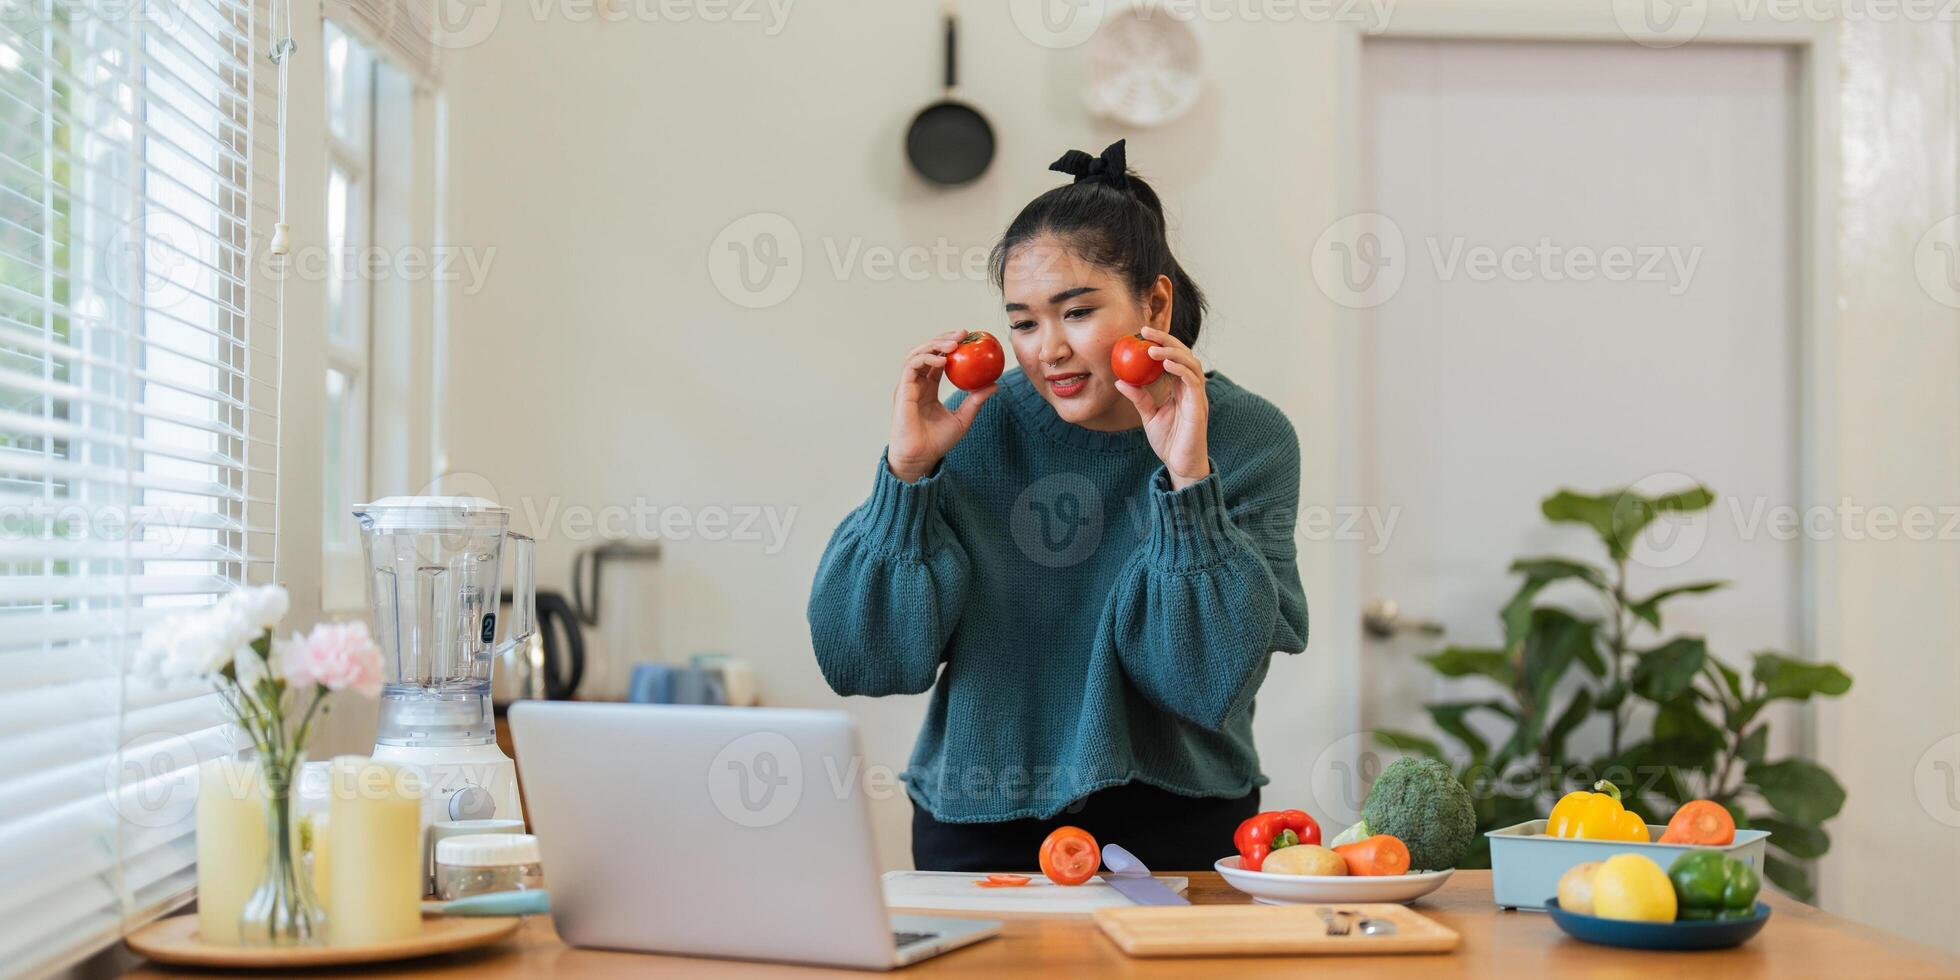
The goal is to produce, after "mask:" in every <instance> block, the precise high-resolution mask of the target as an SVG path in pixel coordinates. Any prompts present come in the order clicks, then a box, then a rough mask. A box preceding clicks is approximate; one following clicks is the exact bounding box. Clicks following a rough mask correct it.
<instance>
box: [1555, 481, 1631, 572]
mask: <svg viewBox="0 0 1960 980" xmlns="http://www.w3.org/2000/svg"><path fill="white" fill-rule="evenodd" d="M1538 510H1539V512H1540V513H1542V514H1544V515H1545V519H1546V520H1548V521H1555V522H1558V523H1562V524H1584V525H1586V526H1587V527H1590V528H1592V529H1593V533H1595V534H1597V535H1599V540H1600V541H1602V542H1604V543H1605V545H1606V551H1607V553H1608V554H1610V555H1612V556H1613V560H1614V561H1620V560H1622V559H1624V558H1626V556H1627V555H1626V551H1625V550H1624V549H1623V548H1622V547H1621V546H1620V545H1619V544H1618V539H1617V538H1616V537H1615V536H1614V534H1613V505H1612V503H1611V502H1610V501H1609V500H1608V498H1606V497H1595V496H1592V495H1590V494H1584V493H1579V492H1577V491H1574V490H1560V491H1559V492H1557V493H1555V494H1552V495H1551V496H1549V497H1546V498H1545V499H1544V500H1543V501H1542V502H1540V503H1539V505H1538Z"/></svg>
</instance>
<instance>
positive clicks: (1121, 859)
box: [1102, 844, 1191, 905]
mask: <svg viewBox="0 0 1960 980" xmlns="http://www.w3.org/2000/svg"><path fill="white" fill-rule="evenodd" d="M1102 861H1103V867H1104V868H1106V869H1108V870H1106V871H1104V872H1103V880H1104V881H1107V882H1109V886H1110V887H1111V888H1114V889H1116V890H1117V891H1119V892H1122V893H1123V894H1124V895H1127V896H1129V899H1130V901H1132V902H1135V903H1137V904H1138V905H1189V904H1191V900H1190V899H1188V898H1185V897H1184V896H1182V895H1179V894H1178V893H1176V892H1174V891H1171V890H1170V887H1169V886H1168V885H1165V884H1164V883H1163V882H1161V881H1158V880H1157V879H1155V878H1153V877H1151V876H1150V869H1149V868H1146V867H1144V866H1143V862H1142V861H1139V860H1137V856H1136V855H1134V854H1131V853H1130V852H1129V851H1126V850H1124V849H1123V845H1121V844H1105V845H1103V849H1102Z"/></svg>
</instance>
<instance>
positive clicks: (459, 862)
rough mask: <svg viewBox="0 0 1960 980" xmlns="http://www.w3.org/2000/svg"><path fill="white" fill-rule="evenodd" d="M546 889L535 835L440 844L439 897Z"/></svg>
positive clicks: (479, 837)
mask: <svg viewBox="0 0 1960 980" xmlns="http://www.w3.org/2000/svg"><path fill="white" fill-rule="evenodd" d="M542 887H544V873H543V868H542V866H541V865H540V864H539V862H538V839H537V838H536V837H535V836H532V835H531V834H467V835H464V836H462V837H447V838H444V839H442V840H439V841H437V842H436V897H437V898H440V899H442V900H443V901H445V902H446V901H449V900H450V899H453V898H467V897H469V896H471V895H483V894H486V893H489V892H512V891H521V890H524V889H530V888H542Z"/></svg>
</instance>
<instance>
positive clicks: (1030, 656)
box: [809, 142, 1307, 871]
mask: <svg viewBox="0 0 1960 980" xmlns="http://www.w3.org/2000/svg"><path fill="white" fill-rule="evenodd" d="M1123 153H1124V148H1123V144H1122V143H1121V142H1118V143H1116V144H1115V145H1113V146H1111V147H1110V148H1109V149H1107V150H1105V151H1103V154H1102V156H1101V157H1090V156H1089V155H1088V154H1086V153H1082V152H1079V151H1074V150H1071V151H1070V152H1069V153H1068V154H1067V155H1066V156H1064V157H1063V158H1062V159H1061V160H1060V161H1057V162H1056V164H1055V165H1054V166H1053V167H1052V168H1051V169H1054V170H1059V171H1062V172H1064V173H1067V174H1070V175H1072V176H1073V177H1074V178H1075V180H1074V182H1073V183H1070V184H1067V185H1064V186H1061V187H1057V188H1055V189H1053V190H1050V191H1048V192H1047V193H1045V194H1043V195H1041V196H1040V197H1037V198H1035V200H1034V201H1033V202H1031V203H1030V204H1028V206H1027V207H1025V208H1023V209H1022V211H1021V213H1020V214H1019V215H1018V216H1017V217H1016V218H1015V219H1014V222H1013V224H1011V225H1009V226H1008V229H1007V232H1006V234H1005V235H1003V236H1002V238H1001V241H1000V244H999V245H998V246H996V247H995V250H994V255H993V263H992V270H993V275H994V279H995V281H996V283H997V284H998V285H999V286H1000V288H1001V294H1002V297H1003V299H1004V301H1005V307H1006V311H1007V319H1008V337H1009V340H1010V341H1011V343H1012V346H1013V350H1014V358H1015V360H1016V361H1018V362H1019V365H1020V370H1019V371H1018V372H1009V373H1008V374H1007V375H1006V376H1004V377H1003V378H1001V380H1000V382H999V383H998V384H996V385H992V386H989V387H987V388H985V389H982V390H980V391H976V392H973V393H971V394H966V395H964V396H963V397H962V396H958V395H956V396H955V397H954V398H953V399H952V400H951V401H949V402H947V403H945V404H941V402H940V401H939V398H938V391H939V379H940V377H941V376H942V374H943V373H944V370H945V366H946V355H947V354H948V353H949V352H951V351H952V349H953V347H954V345H955V343H956V342H957V341H958V340H959V338H960V336H961V335H962V333H963V331H952V332H950V333H946V334H943V335H941V336H939V337H936V338H934V339H932V340H930V341H928V342H927V343H925V344H922V345H920V346H919V347H917V348H915V349H914V350H913V351H912V352H911V354H910V355H908V357H907V359H906V361H905V366H904V368H903V370H902V372H901V374H900V377H899V383H898V390H897V393H896V395H895V397H894V399H893V408H892V423H891V438H890V442H889V443H888V445H887V446H886V450H885V455H884V458H883V459H881V460H879V462H878V469H877V472H876V473H875V474H874V475H873V477H872V481H873V483H872V490H871V498H870V500H868V501H866V502H865V504H864V505H863V506H861V507H859V508H858V509H857V510H856V511H854V512H852V513H851V515H850V516H849V517H847V518H845V520H844V522H843V524H841V525H840V526H839V527H838V528H837V531H836V533H835V534H834V535H833V536H832V538H831V541H830V545H829V547H828V548H827V549H826V550H825V552H824V555H823V559H822V561H821V563H820V564H819V566H818V569H817V577H816V583H815V585H814V586H813V587H812V589H811V594H810V607H809V618H810V635H811V640H812V642H813V644H814V646H815V648H816V656H817V663H818V665H819V666H820V667H821V668H822V670H823V674H824V678H825V680H827V681H828V682H829V683H830V686H831V687H832V688H833V689H835V690H836V691H837V692H838V693H839V694H846V695H852V694H861V695H867V696H871V697H878V696H883V695H888V694H920V693H923V692H925V691H928V690H930V691H931V692H932V703H931V706H930V708H929V709H928V710H927V713H926V720H925V725H924V728H923V729H922V730H921V731H920V733H919V740H918V744H917V746H916V747H915V748H914V750H913V753H912V761H911V764H910V765H909V766H908V767H907V769H906V771H905V773H904V779H905V783H906V788H907V792H908V793H909V794H910V796H911V798H912V803H913V826H912V855H913V861H914V863H915V865H916V866H917V867H918V868H920V869H921V870H935V871H982V870H984V871H1000V870H1005V869H1013V868H1031V867H1033V866H1034V864H1035V856H1036V850H1037V848H1038V847H1039V845H1040V843H1041V841H1042V839H1043V838H1044V837H1046V836H1047V835H1048V833H1049V831H1051V830H1053V829H1054V828H1055V827H1058V826H1061V825H1063V824H1074V825H1077V826H1081V827H1083V828H1084V829H1086V830H1088V831H1089V832H1090V833H1092V834H1095V835H1096V838H1097V840H1099V841H1104V842H1111V841H1113V842H1116V843H1120V844H1122V845H1123V846H1125V847H1127V848H1129V849H1130V850H1131V851H1133V852H1134V853H1135V854H1136V855H1137V856H1138V857H1139V858H1141V859H1142V860H1143V861H1144V862H1145V863H1147V864H1149V865H1151V866H1152V867H1155V868H1159V869H1164V870H1181V869H1193V868H1207V867H1210V865H1211V862H1212V861H1213V860H1215V859H1216V858H1217V857H1219V856H1220V855H1223V854H1227V853H1230V852H1231V850H1232V844H1231V839H1232V831H1233V830H1234V829H1236V827H1237V826H1238V823H1239V821H1240V820H1242V819H1244V818H1245V817H1248V816H1251V815H1252V814H1253V813H1254V812H1256V811H1257V810H1258V808H1259V789H1258V787H1259V786H1261V785H1262V784H1264V783H1265V782H1267V779H1266V776H1265V775H1264V774H1263V773H1261V772H1260V769H1259V756H1258V753H1257V752H1256V751H1255V750H1254V748H1253V744H1252V701H1253V694H1254V693H1255V692H1256V691H1257V690H1258V688H1259V684H1260V682H1261V681H1262V680H1264V679H1265V676H1266V669H1267V664H1268V661H1269V659H1270V658H1271V655H1272V653H1273V652H1274V651H1276V650H1284V651H1287V652H1289V653H1297V652H1299V651H1301V650H1303V649H1305V648H1306V643H1307V605H1306V597H1305V596H1304V595H1303V594H1302V592H1301V589H1300V573H1299V569H1298V567H1297V565H1296V564H1295V549H1294V542H1293V526H1294V518H1295V512H1296V509H1297V506H1298V500H1299V492H1300V453H1299V444H1298V442H1297V441H1296V439H1295V436H1294V433H1293V427H1292V426H1291V425H1290V424H1289V423H1288V422H1287V420H1286V418H1285V416H1283V415H1282V414H1280V412H1279V410H1278V409H1277V408H1275V407H1273V405H1272V404H1271V403H1270V402H1267V401H1266V400H1265V399H1263V398H1260V397H1259V396H1258V395H1255V394H1253V393H1252V392H1249V391H1247V390H1245V389H1244V388H1241V387H1239V386H1238V385H1236V384H1233V383H1232V382H1231V381H1230V380H1229V379H1227V378H1226V377H1225V376H1224V375H1222V374H1219V373H1217V372H1215V371H1206V370H1205V369H1204V367H1203V365H1202V364H1201V363H1200V361H1199V360H1198V357H1197V355H1196V354H1194V353H1193V352H1192V350H1191V344H1192V343H1194V342H1195V341H1196V340H1197V338H1198V328H1199V324H1200V323H1201V321H1202V319H1203V313H1204V297H1203V295H1202V294H1201V293H1200V292H1199V291H1198V287H1197V284H1196V283H1194V282H1192V281H1191V277H1190V276H1188V275H1186V274H1185V272H1184V270H1183V268H1182V267H1180V266H1179V265H1178V263H1177V260H1176V259H1175V258H1173V257H1172V255H1171V250H1170V246H1169V243H1168V241H1167V238H1166V234H1165V226H1164V214H1163V206H1162V205H1161V204H1160V203H1159V201H1158V199H1157V195H1156V193H1155V192H1153V191H1152V190H1151V189H1150V187H1149V186H1148V185H1146V184H1145V183H1144V182H1143V181H1142V180H1141V179H1139V178H1138V177H1137V176H1136V175H1135V174H1133V173H1131V172H1130V171H1129V170H1128V168H1127V167H1126V166H1125V162H1124V156H1123ZM1138 333H1141V334H1142V335H1143V337H1144V338H1145V339H1146V340H1149V341H1150V342H1151V343H1152V344H1153V345H1154V346H1152V347H1151V348H1150V356H1151V357H1152V358H1154V359H1156V360H1159V361H1162V362H1163V364H1164V367H1165V369H1166V373H1165V374H1164V376H1163V377H1162V378H1160V379H1158V380H1157V381H1155V382H1153V383H1151V384H1149V385H1148V386H1145V387H1141V388H1139V387H1134V386H1131V385H1129V384H1127V383H1125V382H1122V381H1119V380H1117V378H1116V376H1115V374H1114V372H1113V371H1112V369H1111V367H1110V348H1111V346H1112V345H1114V344H1115V343H1116V341H1117V340H1119V339H1121V338H1123V337H1126V336H1130V335H1132V334H1138Z"/></svg>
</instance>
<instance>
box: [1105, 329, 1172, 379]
mask: <svg viewBox="0 0 1960 980" xmlns="http://www.w3.org/2000/svg"><path fill="white" fill-rule="evenodd" d="M1155 346H1156V345H1155V344H1152V343H1151V342H1150V341H1148V340H1145V339H1143V335H1142V334H1131V335H1130V336H1128V337H1124V338H1123V339H1122V340H1119V341H1117V342H1116V346H1114V347H1111V348H1110V349H1109V366H1110V367H1111V368H1113V369H1114V370H1115V371H1116V376H1117V377H1118V378H1121V379H1123V380H1124V381H1127V382H1129V383H1130V384H1133V385H1136V386H1137V387H1139V388H1141V387H1143V386H1144V385H1147V384H1149V383H1151V382H1152V381H1155V380H1157V379H1158V378H1161V377H1163V376H1164V362H1163V361H1159V360H1157V359H1155V358H1153V357H1151V356H1150V348H1152V347H1155Z"/></svg>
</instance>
